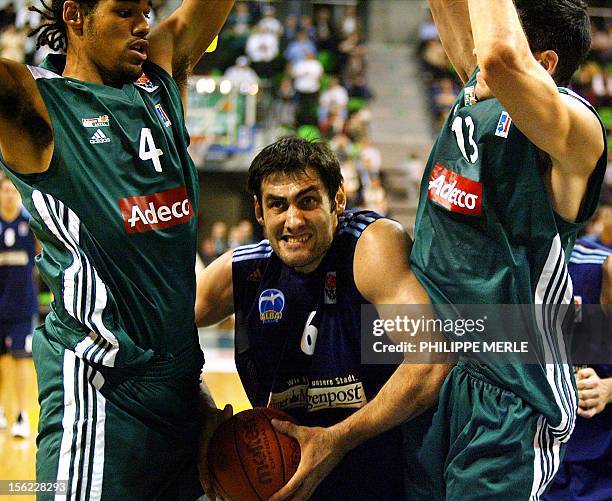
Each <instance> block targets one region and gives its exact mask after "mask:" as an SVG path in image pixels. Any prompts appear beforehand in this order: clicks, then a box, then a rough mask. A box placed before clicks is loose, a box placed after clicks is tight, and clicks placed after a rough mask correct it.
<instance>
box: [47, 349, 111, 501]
mask: <svg viewBox="0 0 612 501" xmlns="http://www.w3.org/2000/svg"><path fill="white" fill-rule="evenodd" d="M77 365H78V369H77ZM75 371H76V373H75ZM63 378H64V417H63V419H62V428H63V434H62V442H61V446H60V456H59V463H58V470H57V480H58V481H63V482H68V481H69V480H70V485H68V486H67V489H66V493H65V494H58V495H56V496H55V499H56V501H60V500H61V501H70V500H75V501H76V500H77V498H78V501H96V500H100V499H101V498H102V482H103V473H104V427H105V421H106V399H105V398H104V397H103V396H102V394H101V393H100V392H99V388H101V386H102V385H103V384H104V379H103V377H102V375H101V374H100V373H98V372H96V371H95V369H93V368H92V367H91V366H89V365H87V364H85V363H83V361H82V360H80V359H79V358H77V356H76V355H75V353H74V352H73V351H70V350H65V351H64V367H63ZM92 426H93V427H94V429H93V430H92V428H91V427H92ZM75 432H76V435H75ZM92 449H93V451H92ZM81 458H82V459H83V465H82V467H81V464H80V463H81ZM90 458H91V461H90ZM80 470H81V471H82V474H79V471H80ZM71 473H72V475H71ZM79 479H80V480H79ZM77 494H78V496H77Z"/></svg>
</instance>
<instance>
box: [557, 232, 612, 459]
mask: <svg viewBox="0 0 612 501" xmlns="http://www.w3.org/2000/svg"><path fill="white" fill-rule="evenodd" d="M610 254H612V249H611V248H609V247H606V246H605V245H603V244H601V243H599V242H596V241H591V240H588V239H580V240H578V241H577V242H576V245H575V247H574V250H573V251H572V254H571V257H570V261H569V265H568V269H569V273H570V276H571V277H572V282H573V284H574V301H575V302H576V303H577V304H579V305H580V304H581V305H589V304H591V305H592V304H599V303H600V298H601V281H602V265H603V263H604V261H605V260H606V258H607V257H608V256H609V255H610ZM606 321H608V322H609V319H607V320H606V319H605V317H604V315H603V310H600V309H599V308H594V309H589V310H586V309H585V310H582V312H580V310H578V313H577V315H576V325H575V330H574V342H575V343H576V342H580V336H581V333H584V335H587V333H588V335H589V336H593V333H598V332H600V333H602V334H603V335H606V330H604V329H602V328H600V327H598V326H595V325H592V324H593V323H601V322H606ZM608 325H609V324H608ZM592 341H593V342H595V343H599V342H602V340H599V339H594V340H592ZM583 342H584V341H583ZM603 342H608V343H609V342H610V340H609V339H608V340H605V341H603ZM592 367H593V369H594V370H595V372H597V375H598V376H599V377H601V378H609V377H612V365H611V364H601V365H593V366H592ZM605 457H612V405H608V406H607V407H606V408H605V409H604V411H603V412H601V413H600V414H597V415H595V416H594V417H592V418H590V419H585V418H581V417H578V418H577V420H576V427H575V429H574V433H573V434H572V437H571V439H570V441H569V443H568V447H567V452H566V454H565V460H566V461H571V462H576V461H589V460H595V459H602V458H605Z"/></svg>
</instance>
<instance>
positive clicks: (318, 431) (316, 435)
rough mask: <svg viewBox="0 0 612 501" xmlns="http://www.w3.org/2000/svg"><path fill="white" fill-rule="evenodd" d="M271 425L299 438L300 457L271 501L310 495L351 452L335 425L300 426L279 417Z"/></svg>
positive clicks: (302, 497)
mask: <svg viewBox="0 0 612 501" xmlns="http://www.w3.org/2000/svg"><path fill="white" fill-rule="evenodd" d="M272 425H273V426H274V428H276V429H277V430H278V431H280V432H281V433H284V434H286V435H289V436H290V437H293V438H295V439H296V440H297V441H298V442H299V444H300V449H301V452H300V454H301V457H300V464H299V466H298V469H297V471H296V472H295V474H294V475H293V477H291V479H290V480H289V482H288V483H287V484H286V485H285V486H284V487H283V488H282V489H280V490H279V491H278V492H276V493H275V494H274V495H273V496H272V497H271V498H270V500H269V501H281V500H283V499H293V500H302V499H308V498H309V497H310V496H312V494H313V492H314V491H315V489H316V488H317V486H318V485H319V484H320V483H321V481H322V480H323V479H324V478H325V477H326V476H327V475H328V474H329V473H330V472H331V471H332V470H333V469H334V467H335V466H336V465H337V464H338V463H339V462H340V460H341V459H342V458H343V457H344V455H345V454H346V453H347V452H348V448H346V446H345V444H344V440H343V437H342V436H341V435H340V433H339V432H338V431H336V430H335V429H334V428H320V427H313V428H311V427H307V426H298V425H296V424H293V423H290V422H289V421H279V420H278V419H273V420H272Z"/></svg>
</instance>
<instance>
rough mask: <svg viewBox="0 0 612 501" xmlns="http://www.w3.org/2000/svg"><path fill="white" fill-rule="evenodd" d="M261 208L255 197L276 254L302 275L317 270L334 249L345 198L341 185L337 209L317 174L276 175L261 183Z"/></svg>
mask: <svg viewBox="0 0 612 501" xmlns="http://www.w3.org/2000/svg"><path fill="white" fill-rule="evenodd" d="M261 200H262V203H261V205H260V204H259V202H258V201H257V198H255V215H256V217H257V220H258V221H259V224H261V225H262V226H263V228H264V233H265V235H266V238H268V240H270V245H271V246H272V249H273V250H274V252H275V253H276V255H277V256H278V257H279V258H280V259H281V261H283V263H285V264H286V265H287V266H291V267H292V268H294V269H295V270H296V271H298V272H301V273H310V272H312V271H314V270H315V269H316V268H317V267H318V266H319V264H320V263H321V261H322V260H323V257H324V256H325V254H326V253H327V251H328V250H329V248H330V247H331V244H332V241H333V239H334V234H335V232H336V228H337V226H338V216H339V215H340V214H341V213H342V212H343V211H344V209H345V206H346V197H345V194H344V187H342V186H340V189H339V190H338V193H337V194H336V197H335V202H336V204H335V207H334V208H333V209H332V202H331V201H330V199H329V195H328V193H327V189H326V187H325V185H324V184H323V181H321V179H320V178H319V176H318V174H317V172H316V171H315V170H314V169H312V168H307V169H306V172H305V173H298V174H295V175H287V174H283V173H275V174H271V175H270V176H268V177H266V178H265V179H264V180H263V182H262V184H261Z"/></svg>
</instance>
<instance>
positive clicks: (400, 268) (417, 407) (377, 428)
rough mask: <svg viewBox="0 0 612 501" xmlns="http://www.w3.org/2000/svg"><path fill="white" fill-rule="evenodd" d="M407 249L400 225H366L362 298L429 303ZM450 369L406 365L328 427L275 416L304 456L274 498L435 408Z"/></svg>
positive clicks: (299, 493) (296, 491) (300, 494)
mask: <svg viewBox="0 0 612 501" xmlns="http://www.w3.org/2000/svg"><path fill="white" fill-rule="evenodd" d="M408 254H409V241H408V238H407V237H406V236H405V234H404V232H403V230H402V228H401V226H400V225H399V224H397V223H394V222H392V221H390V220H385V219H380V220H378V221H376V222H374V223H372V224H371V225H370V226H368V228H367V229H366V230H365V231H364V232H363V234H362V236H361V238H360V239H359V241H358V242H357V247H356V249H355V259H354V264H353V270H354V276H355V284H356V285H357V288H358V289H359V291H360V292H361V294H362V295H363V297H364V298H365V299H367V300H368V301H370V302H371V303H373V304H379V305H383V304H385V305H394V304H396V305H400V304H424V305H425V304H428V303H429V298H428V296H427V294H426V293H425V291H424V290H423V288H422V287H421V285H420V284H419V282H418V281H417V279H416V277H415V276H414V274H413V273H412V272H411V271H410V268H409V265H408ZM424 307H425V308H428V307H426V306H424ZM450 369H451V366H449V365H443V364H438V365H433V364H431V365H430V364H420V365H419V364H402V365H400V366H399V367H398V368H397V369H396V371H395V372H394V373H393V374H392V375H391V377H390V378H389V380H388V381H387V382H386V383H385V385H384V386H383V387H382V388H381V390H380V391H379V392H378V394H377V395H376V397H375V398H374V399H372V400H371V401H370V402H369V403H368V404H366V405H365V406H364V407H362V408H361V409H359V410H358V411H357V412H355V413H354V414H352V415H351V416H349V417H348V418H346V419H345V420H344V421H341V422H340V423H337V424H335V425H334V426H331V427H329V428H308V427H303V426H296V425H293V424H291V423H288V422H277V421H274V422H273V423H274V424H275V426H276V427H277V428H278V429H279V430H280V431H283V432H285V433H288V434H290V435H292V436H294V437H295V438H296V439H297V440H298V441H299V442H300V447H301V451H302V457H301V460H300V465H299V467H298V470H297V472H296V473H295V475H294V476H293V477H292V478H291V480H290V481H289V482H288V483H287V485H286V486H285V487H283V489H281V490H280V491H278V493H276V494H275V495H274V496H273V497H272V498H271V501H279V500H281V499H287V498H289V497H291V498H293V497H295V498H297V499H307V498H308V497H309V496H310V495H312V493H313V492H314V490H315V489H316V488H317V486H318V485H319V483H320V482H321V480H323V478H325V476H327V475H328V474H329V472H331V470H332V469H333V468H334V467H335V466H336V465H337V464H338V463H339V461H340V460H341V459H342V458H343V457H344V455H345V454H346V453H347V452H348V451H350V450H351V449H353V448H355V447H357V446H358V445H360V444H362V443H363V442H365V441H367V440H368V439H370V438H372V437H374V436H376V435H379V434H380V433H383V432H385V431H387V430H389V429H391V428H393V427H394V426H398V425H399V424H401V423H402V422H404V421H406V420H408V419H411V418H413V417H415V416H417V415H419V414H420V413H422V412H423V411H425V410H426V409H428V408H429V407H431V405H433V404H434V403H435V402H436V401H437V398H438V392H439V389H440V387H441V386H442V383H443V381H444V379H445V378H446V375H447V374H448V372H449V371H450Z"/></svg>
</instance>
